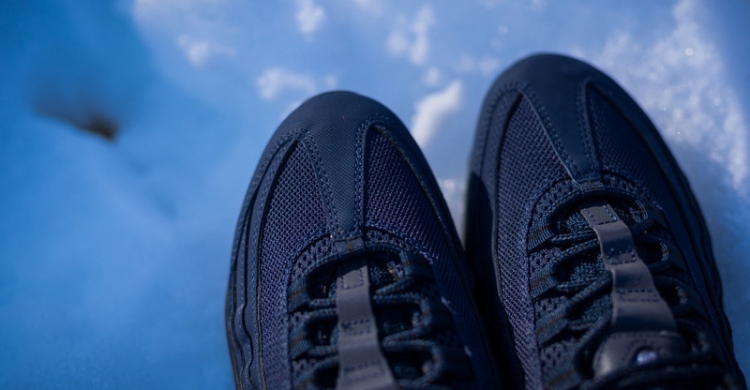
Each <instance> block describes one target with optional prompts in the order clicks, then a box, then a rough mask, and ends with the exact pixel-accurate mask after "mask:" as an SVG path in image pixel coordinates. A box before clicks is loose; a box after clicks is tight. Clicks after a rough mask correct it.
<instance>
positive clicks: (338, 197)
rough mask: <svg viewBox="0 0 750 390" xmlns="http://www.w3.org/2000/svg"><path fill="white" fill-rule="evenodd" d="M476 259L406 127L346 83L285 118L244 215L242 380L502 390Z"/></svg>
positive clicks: (232, 341)
mask: <svg viewBox="0 0 750 390" xmlns="http://www.w3.org/2000/svg"><path fill="white" fill-rule="evenodd" d="M470 275H471V272H470V269H469V266H468V263H466V261H465V257H464V254H463V250H462V248H461V246H460V242H459V241H458V239H457V235H456V232H455V229H454V227H453V223H452V220H451V218H450V215H449V213H448V208H447V206H446V204H445V201H444V200H443V198H442V195H441V193H440V191H439V188H438V186H437V183H436V181H435V178H434V177H433V176H432V173H431V172H430V169H429V167H428V166H427V163H426V161H425V159H424V157H423V155H422V153H421V152H420V150H419V148H418V147H417V145H416V143H415V142H414V140H413V139H412V138H411V136H410V134H409V133H408V131H407V130H406V129H405V128H404V125H403V124H402V123H401V122H400V121H399V120H398V118H396V116H395V115H394V114H393V113H392V112H391V111H389V110H388V109H387V108H385V107H384V106H383V105H381V104H379V103H377V102H375V101H373V100H371V99H368V98H366V97H362V96H359V95H356V94H353V93H349V92H332V93H327V94H323V95H319V96H317V97H314V98H312V99H310V100H308V101H307V102H305V103H304V104H303V105H302V106H301V107H299V108H298V109H297V110H295V111H294V112H293V113H292V114H291V115H289V117H288V118H287V119H286V120H285V121H284V122H283V123H282V124H281V126H280V127H279V129H278V130H277V131H276V133H275V134H274V136H273V137H272V139H271V141H270V142H269V145H268V147H267V148H266V150H265V152H264V153H263V156H262V158H261V161H260V163H259V164H258V167H257V169H256V171H255V175H254V177H253V179H252V182H251V183H250V188H249V190H248V192H247V197H246V198H245V202H244V205H243V206H242V212H241V214H240V218H239V222H238V226H237V230H236V236H235V241H234V248H233V250H232V264H231V276H230V280H229V288H228V292H227V303H226V325H227V334H228V341H229V349H230V354H231V358H232V363H233V367H234V373H235V380H236V384H237V387H238V388H245V389H248V388H264V389H265V388H268V389H289V388H295V389H322V388H337V389H395V388H404V389H412V388H420V389H422V388H480V387H484V388H492V387H494V386H495V383H496V380H495V373H494V364H493V362H492V358H491V355H492V353H491V352H490V346H489V343H488V336H487V332H486V331H485V330H483V325H482V320H481V317H480V315H479V313H478V311H477V308H476V305H475V304H474V303H473V301H472V300H471V295H472V294H471V293H472V289H473V284H472V282H471V279H470Z"/></svg>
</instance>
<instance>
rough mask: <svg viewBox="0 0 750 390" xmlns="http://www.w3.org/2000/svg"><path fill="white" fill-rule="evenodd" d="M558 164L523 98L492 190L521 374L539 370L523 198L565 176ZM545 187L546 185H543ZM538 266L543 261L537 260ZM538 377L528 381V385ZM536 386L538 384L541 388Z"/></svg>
mask: <svg viewBox="0 0 750 390" xmlns="http://www.w3.org/2000/svg"><path fill="white" fill-rule="evenodd" d="M566 176H567V175H566V173H565V170H564V168H563V167H562V165H561V164H560V162H559V161H558V159H557V156H556V155H555V152H554V150H553V149H552V147H551V146H550V145H549V141H547V136H546V135H545V133H544V130H543V128H542V126H541V123H539V120H538V119H537V117H536V114H535V113H534V110H533V108H532V107H531V104H530V103H529V102H528V101H527V100H526V99H525V98H524V99H522V100H521V101H520V102H519V103H518V105H517V107H516V108H515V112H514V113H513V114H512V117H511V119H510V121H509V123H508V126H507V128H506V130H505V134H504V138H503V143H502V146H501V150H500V161H499V167H498V183H502V185H501V186H498V188H497V206H498V207H497V210H496V213H497V216H498V218H499V220H500V221H504V223H500V224H499V225H498V226H497V248H504V250H501V251H498V253H497V259H498V261H499V263H500V269H501V270H502V272H503V278H502V288H503V298H504V300H505V305H506V310H507V311H508V317H509V320H510V323H511V324H512V325H513V329H514V338H515V342H516V352H517V353H518V356H519V360H520V361H521V364H522V365H523V367H524V370H525V371H526V372H534V371H536V370H538V369H539V364H540V363H539V357H538V350H537V341H536V334H535V329H534V313H533V310H531V307H532V304H531V299H530V297H529V295H528V288H529V285H528V283H529V276H528V275H529V274H528V272H529V270H528V265H527V263H526V233H527V229H528V225H527V222H521V221H529V220H530V217H531V216H530V213H531V210H530V207H532V206H533V204H531V205H530V204H528V203H527V202H528V197H529V195H531V194H534V193H536V192H537V191H538V190H539V189H540V188H543V187H544V186H545V182H546V181H550V182H554V181H558V180H560V179H562V178H564V177H566ZM547 185H548V184H547ZM537 261H538V262H539V263H540V264H541V262H542V259H538V260H537ZM538 379H539V378H527V380H528V381H527V385H529V386H533V385H534V383H535V380H538ZM540 385H541V384H540Z"/></svg>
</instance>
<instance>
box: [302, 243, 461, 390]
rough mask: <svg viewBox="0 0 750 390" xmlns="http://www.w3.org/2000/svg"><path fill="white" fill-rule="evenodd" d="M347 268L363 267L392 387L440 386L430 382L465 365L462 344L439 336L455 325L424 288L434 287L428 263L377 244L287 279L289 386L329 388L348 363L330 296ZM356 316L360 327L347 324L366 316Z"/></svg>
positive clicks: (333, 297) (433, 292) (360, 374)
mask: <svg viewBox="0 0 750 390" xmlns="http://www.w3.org/2000/svg"><path fill="white" fill-rule="evenodd" d="M352 269H355V270H357V269H359V270H361V269H364V270H366V272H367V275H366V278H367V279H368V280H369V283H370V286H369V294H368V295H369V297H367V298H369V300H370V303H371V306H372V312H373V314H374V317H375V322H376V323H377V332H378V336H379V339H380V342H379V347H380V350H381V351H382V355H383V356H385V360H387V361H388V365H389V366H390V371H391V373H392V376H393V377H394V379H395V381H396V382H397V383H398V386H399V387H401V388H440V386H437V385H436V383H440V382H444V380H445V379H446V378H450V377H454V378H455V377H459V378H460V377H461V376H465V375H466V373H467V372H471V366H470V363H469V361H468V357H467V356H466V354H465V352H464V351H463V349H462V348H459V347H458V346H457V345H450V344H451V343H446V342H445V340H441V339H440V336H441V335H446V334H450V333H451V332H455V330H454V327H453V323H452V320H451V317H450V314H449V313H448V312H447V308H446V307H445V306H444V305H443V304H442V303H441V302H440V300H439V296H438V295H437V291H436V290H430V288H429V286H430V285H432V286H434V279H433V276H432V272H431V269H430V268H429V266H428V265H427V264H426V263H425V261H424V260H423V259H421V257H418V256H413V255H411V254H410V253H408V252H404V251H399V250H397V249H396V248H387V247H383V248H379V249H378V250H375V251H359V252H355V253H349V254H345V255H343V256H329V257H327V258H324V259H323V260H322V261H320V262H319V264H317V265H316V266H314V267H311V268H309V269H306V270H305V271H304V273H303V275H301V276H300V277H299V278H297V279H295V280H293V281H292V283H291V285H290V287H289V305H288V308H289V311H290V313H292V317H293V322H292V328H291V332H290V338H289V339H290V342H289V351H290V355H291V359H292V364H293V365H294V366H295V367H296V370H295V371H297V375H295V377H294V380H293V386H294V387H295V388H297V389H317V388H333V387H337V382H340V381H341V380H342V379H341V372H340V371H341V370H339V367H340V365H341V364H342V363H344V364H346V363H347V362H342V361H341V359H340V357H341V355H342V353H344V352H345V351H342V345H340V343H345V342H349V341H346V340H345V337H344V335H343V334H344V332H347V331H351V329H349V330H345V331H342V330H341V329H340V328H341V326H342V324H341V320H340V319H339V314H340V310H341V308H340V307H338V308H337V304H338V305H341V304H342V303H341V302H340V301H339V302H337V299H340V297H339V294H340V293H339V292H338V291H337V290H339V289H341V286H342V284H341V283H342V279H343V278H346V277H348V276H351V272H352ZM337 309H338V310H337ZM355 322H358V323H356V324H355V325H354V326H355V327H356V326H359V327H360V328H357V329H354V331H358V330H361V329H362V328H361V327H362V326H363V325H362V324H361V323H363V322H369V321H367V320H366V321H361V320H360V321H355ZM367 326H369V324H367ZM360 333H361V332H360ZM360 342H361V340H360ZM344 347H346V346H344ZM355 347H356V346H355ZM368 353H369V352H368ZM350 356H351V355H350ZM375 360H377V359H375ZM348 363H349V367H351V362H348ZM365 363H366V362H365ZM358 368H361V367H358ZM293 370H294V369H293ZM374 370H375V371H377V370H379V369H374V368H372V367H364V369H363V370H359V371H360V372H357V373H354V374H355V375H358V378H361V377H366V376H367V375H370V374H371V373H373V372H374ZM358 378H355V380H356V379H358ZM386 382H387V380H386ZM338 386H339V387H341V383H338Z"/></svg>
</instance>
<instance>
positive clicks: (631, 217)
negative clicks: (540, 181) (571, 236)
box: [559, 200, 642, 233]
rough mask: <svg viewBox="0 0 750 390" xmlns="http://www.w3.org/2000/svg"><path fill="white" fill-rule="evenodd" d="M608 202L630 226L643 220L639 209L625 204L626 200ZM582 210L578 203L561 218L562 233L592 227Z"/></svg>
mask: <svg viewBox="0 0 750 390" xmlns="http://www.w3.org/2000/svg"><path fill="white" fill-rule="evenodd" d="M608 203H609V205H610V206H612V208H613V209H614V211H615V213H617V215H618V216H619V217H620V218H622V220H623V222H625V224H626V225H629V226H630V225H633V224H635V223H638V222H640V221H641V220H642V218H640V217H639V216H638V213H637V211H636V210H635V209H633V208H632V207H630V206H628V205H627V204H625V202H618V201H612V200H609V201H608ZM580 210H581V207H580V205H578V204H576V205H575V206H573V207H571V208H570V209H568V211H567V212H566V213H565V214H564V216H563V218H561V219H560V227H559V228H560V231H561V233H576V232H581V231H585V230H590V229H591V227H589V224H588V222H586V219H585V218H584V217H583V215H581V212H580Z"/></svg>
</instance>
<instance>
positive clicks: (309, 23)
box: [0, 0, 750, 389]
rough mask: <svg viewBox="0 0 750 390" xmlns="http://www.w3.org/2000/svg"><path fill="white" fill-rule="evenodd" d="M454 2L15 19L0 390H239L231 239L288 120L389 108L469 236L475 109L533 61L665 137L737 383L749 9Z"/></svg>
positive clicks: (1, 167) (743, 346)
mask: <svg viewBox="0 0 750 390" xmlns="http://www.w3.org/2000/svg"><path fill="white" fill-rule="evenodd" d="M454 4H455V3H453V2H447V1H440V2H429V3H428V2H416V3H411V2H397V1H392V0H391V1H389V0H382V1H378V0H356V1H351V2H344V1H342V2H323V1H307V0H306V1H288V2H279V3H277V2H263V3H261V2H245V1H241V0H163V1H156V0H110V1H97V0H78V1H73V0H69V1H51V0H40V1H38V2H11V3H10V4H8V5H5V6H4V7H3V8H4V9H3V10H2V11H0V42H1V43H2V45H0V86H2V88H0V121H1V123H3V128H2V130H0V182H1V183H2V185H0V204H1V205H2V206H1V207H2V214H0V215H1V218H0V351H2V352H0V387H3V388H25V387H30V388H163V387H166V388H206V389H216V388H227V389H228V388H231V387H232V386H233V379H232V373H231V367H230V363H229V359H228V352H227V347H226V341H225V340H226V339H225V333H224V325H223V322H224V318H223V305H224V292H225V287H226V282H227V276H228V270H229V252H230V247H231V242H232V238H233V230H234V225H235V223H236V218H237V213H238V211H239V208H240V205H241V201H242V197H243V196H244V191H245V189H246V186H247V184H248V182H249V179H250V176H251V175H252V172H253V170H254V168H255V164H256V162H257V160H258V158H259V156H260V153H261V151H262V149H263V147H264V146H265V142H266V141H267V140H268V138H269V137H270V135H271V134H272V132H273V130H274V129H275V127H276V126H277V125H278V123H279V122H280V120H281V119H282V118H283V117H284V116H285V115H286V114H287V113H289V112H290V111H291V110H292V109H293V108H294V107H296V106H297V105H298V104H299V103H300V102H301V101H303V100H304V99H306V98H308V97H310V96H311V95H313V94H315V93H318V92H321V91H324V90H328V89H331V88H337V89H348V90H353V91H356V92H359V93H362V94H365V95H368V96H371V97H373V98H376V99H378V100H380V101H381V102H383V103H384V104H386V105H387V106H389V107H390V108H391V109H392V110H393V111H394V112H396V113H397V114H398V115H399V117H401V118H402V120H404V121H405V122H406V123H407V125H409V126H412V125H413V127H414V129H415V131H418V132H419V134H421V135H419V134H417V135H419V136H420V137H422V139H423V141H424V142H423V148H424V151H425V154H426V155H427V158H428V160H429V161H430V163H431V165H432V168H433V170H434V172H435V174H436V176H437V177H438V179H439V181H440V183H441V188H442V189H443V191H444V194H445V196H446V198H447V200H448V202H449V204H450V207H451V211H452V212H453V214H454V218H455V220H456V221H461V220H462V213H463V208H462V205H461V201H462V199H463V194H464V190H465V186H464V184H463V183H464V180H465V177H466V169H467V168H466V165H465V164H466V161H467V159H468V153H469V149H470V146H471V138H472V134H473V128H474V125H475V121H476V115H477V113H478V110H479V106H480V104H481V100H482V98H483V95H484V93H485V91H486V89H487V88H488V87H489V85H490V83H491V82H492V79H493V78H494V77H495V76H496V75H497V74H498V73H499V72H500V71H501V70H502V69H503V68H505V67H507V66H509V65H510V64H511V63H513V62H514V61H515V60H517V59H520V58H521V57H522V56H525V55H528V54H530V53H534V52H541V51H547V52H549V51H552V52H560V53H567V54H570V55H573V56H576V57H579V58H582V59H585V60H587V61H589V62H591V63H593V64H595V65H597V66H599V67H601V68H602V69H604V70H605V71H606V72H608V73H609V74H611V75H612V76H613V77H614V78H615V79H617V80H618V81H620V83H621V84H622V85H623V86H624V87H625V88H626V89H627V90H628V91H630V92H631V93H632V94H633V95H634V97H635V98H636V100H637V101H638V102H639V103H641V104H642V105H643V107H644V108H645V110H646V111H647V113H648V114H649V115H650V116H651V118H652V119H653V120H654V122H655V123H656V125H657V127H658V128H659V129H660V131H661V132H662V135H663V136H664V137H665V139H666V141H667V143H668V144H669V146H670V147H671V148H672V150H673V152H674V153H675V155H676V157H677V159H678V161H679V162H680V164H681V165H682V167H683V169H684V170H685V171H686V174H687V176H688V178H689V180H690V181H691V184H692V186H693V189H694V190H695V192H696V194H697V197H698V199H699V202H700V204H701V207H702V209H703V211H704V213H705V214H706V218H707V221H708V225H709V229H710V232H711V235H712V239H713V243H714V251H715V253H716V255H717V261H718V264H719V268H720V272H721V274H722V278H723V281H724V295H725V307H726V311H727V315H728V316H729V318H730V321H731V322H732V325H733V328H734V337H735V346H736V353H737V357H738V359H739V360H740V363H741V366H742V367H743V370H744V371H746V372H747V371H748V370H749V369H750V347H748V346H750V321H748V314H747V312H746V310H745V308H747V307H750V287H748V284H747V282H746V281H747V280H749V279H750V261H749V260H748V259H750V238H748V236H747V233H746V232H748V231H750V222H749V221H750V198H748V197H749V196H750V153H749V150H748V148H750V145H749V142H750V137H749V135H748V134H749V129H750V70H748V68H747V67H746V63H747V62H748V60H750V46H748V45H747V43H746V40H745V39H744V37H746V36H748V33H750V28H748V27H747V24H746V23H745V19H746V16H747V15H750V5H749V4H748V3H746V2H741V1H739V0H734V1H725V2H711V1H709V0H676V1H674V0H673V1H663V2H653V1H632V2H622V1H600V2H596V3H595V4H593V3H591V2H588V1H584V0H579V1H568V2H551V1H546V0H533V1H510V0H478V1H474V2H465V3H462V5H461V7H456V6H455V5H454ZM82 127H87V128H89V129H93V130H94V131H97V132H100V133H104V134H110V136H112V135H113V134H116V135H114V140H111V141H109V140H107V139H105V138H104V137H102V136H100V135H97V134H94V133H93V132H91V131H83V130H81V129H80V128H82ZM427 140H429V142H427Z"/></svg>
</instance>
